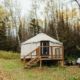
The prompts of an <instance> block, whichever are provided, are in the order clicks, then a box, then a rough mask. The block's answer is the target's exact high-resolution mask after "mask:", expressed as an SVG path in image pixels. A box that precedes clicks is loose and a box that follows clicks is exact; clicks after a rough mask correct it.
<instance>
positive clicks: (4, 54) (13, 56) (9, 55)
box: [0, 51, 20, 59]
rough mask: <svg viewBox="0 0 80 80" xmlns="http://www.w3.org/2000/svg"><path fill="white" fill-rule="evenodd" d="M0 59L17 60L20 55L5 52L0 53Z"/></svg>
mask: <svg viewBox="0 0 80 80" xmlns="http://www.w3.org/2000/svg"><path fill="white" fill-rule="evenodd" d="M0 58H4V59H17V58H18V59H19V58H20V54H19V53H13V52H7V51H0Z"/></svg>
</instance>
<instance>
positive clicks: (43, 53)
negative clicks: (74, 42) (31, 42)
mask: <svg viewBox="0 0 80 80" xmlns="http://www.w3.org/2000/svg"><path fill="white" fill-rule="evenodd" d="M42 43H43V44H42ZM45 43H48V44H47V45H45ZM40 46H49V41H40ZM45 51H46V52H47V54H45V53H46V52H45ZM40 55H41V56H49V47H41V48H40Z"/></svg>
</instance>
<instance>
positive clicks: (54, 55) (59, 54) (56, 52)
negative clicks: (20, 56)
mask: <svg viewBox="0 0 80 80" xmlns="http://www.w3.org/2000/svg"><path fill="white" fill-rule="evenodd" d="M41 47H48V48H49V50H50V51H49V55H47V56H42V55H41V53H40V49H41ZM34 52H35V53H36V57H35V58H33V57H32V56H33V53H34ZM27 56H30V59H31V60H30V61H29V62H27V60H26V57H27ZM42 60H59V61H62V66H63V60H64V47H63V46H39V47H38V48H36V49H35V50H33V51H32V52H30V53H29V54H27V55H26V56H24V67H30V66H32V65H34V64H35V63H37V62H38V61H40V67H42Z"/></svg>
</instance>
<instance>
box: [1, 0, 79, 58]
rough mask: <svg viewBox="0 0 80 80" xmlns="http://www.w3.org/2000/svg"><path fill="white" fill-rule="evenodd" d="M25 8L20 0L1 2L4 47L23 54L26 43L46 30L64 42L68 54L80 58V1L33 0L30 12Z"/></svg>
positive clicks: (2, 46)
mask: <svg viewBox="0 0 80 80" xmlns="http://www.w3.org/2000/svg"><path fill="white" fill-rule="evenodd" d="M66 1H67V0H66ZM42 5H43V6H44V10H43V11H41V12H40V13H39V14H40V16H41V17H42V19H41V18H40V16H39V15H38V13H37V11H38V10H39V9H40V7H41V6H42ZM26 10H27V9H26ZM21 11H22V7H21V6H20V4H19V2H18V1H17V0H4V1H3V3H1V4H0V50H4V51H13V52H19V53H20V47H21V43H22V42H24V41H25V40H28V39H29V38H31V37H33V36H35V35H37V34H38V33H40V32H42V33H46V34H48V35H49V36H51V37H53V38H54V39H57V40H59V41H60V42H62V43H63V46H64V53H65V57H75V58H77V57H80V1H79V0H68V2H65V0H64V2H63V0H32V5H31V10H30V11H28V12H29V13H28V14H27V13H26V14H25V15H23V16H22V15H21V13H22V12H21Z"/></svg>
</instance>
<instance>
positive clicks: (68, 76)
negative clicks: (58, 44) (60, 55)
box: [0, 59, 80, 80]
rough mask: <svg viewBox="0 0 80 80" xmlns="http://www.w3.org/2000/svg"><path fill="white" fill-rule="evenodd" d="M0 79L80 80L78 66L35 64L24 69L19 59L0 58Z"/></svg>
mask: <svg viewBox="0 0 80 80" xmlns="http://www.w3.org/2000/svg"><path fill="white" fill-rule="evenodd" d="M0 80H80V68H79V67H78V66H75V65H74V66H64V67H59V66H43V68H42V69H40V68H39V65H35V66H34V67H31V68H30V69H24V67H23V62H21V61H20V59H0Z"/></svg>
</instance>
